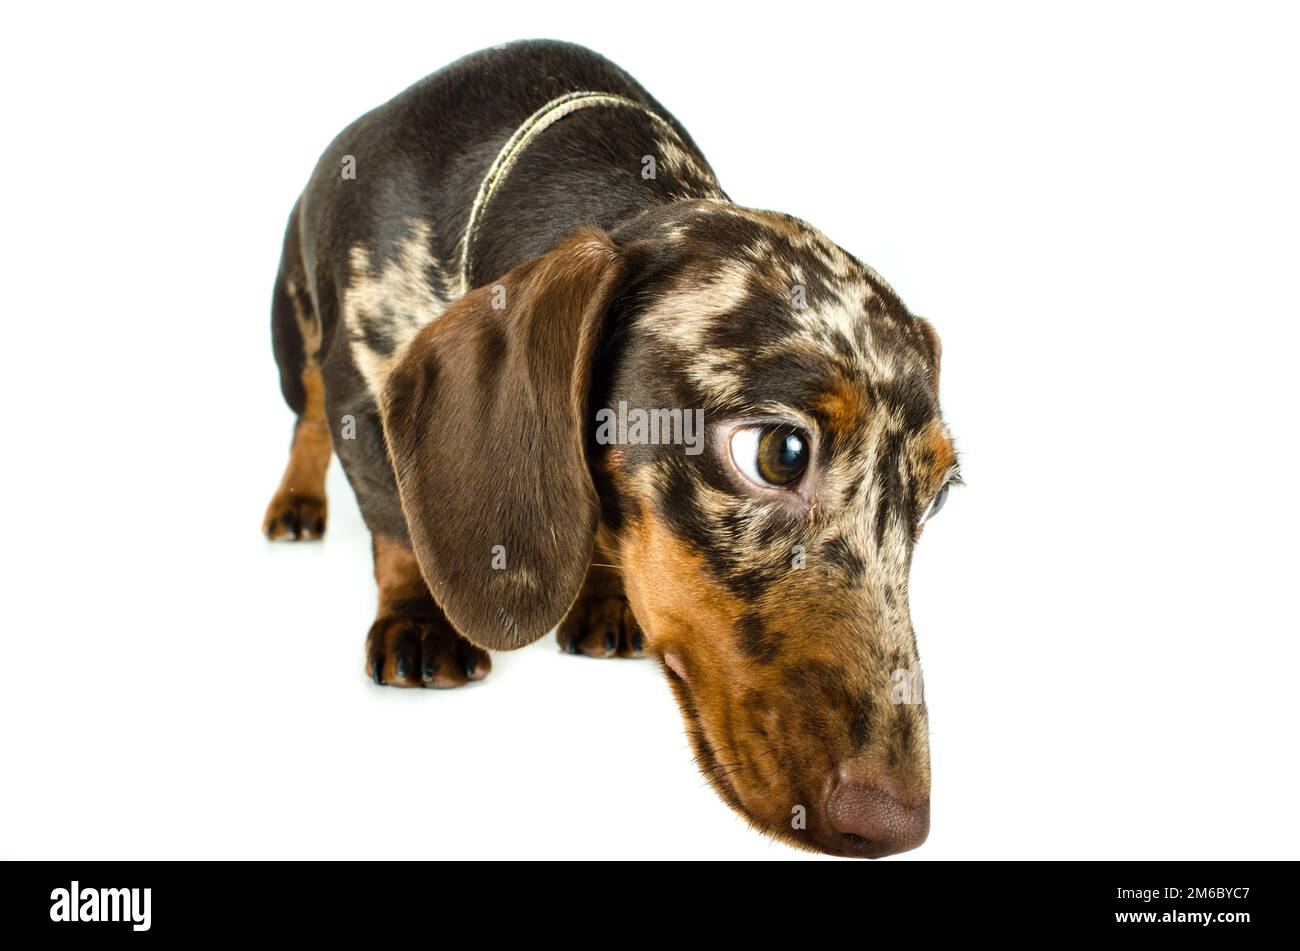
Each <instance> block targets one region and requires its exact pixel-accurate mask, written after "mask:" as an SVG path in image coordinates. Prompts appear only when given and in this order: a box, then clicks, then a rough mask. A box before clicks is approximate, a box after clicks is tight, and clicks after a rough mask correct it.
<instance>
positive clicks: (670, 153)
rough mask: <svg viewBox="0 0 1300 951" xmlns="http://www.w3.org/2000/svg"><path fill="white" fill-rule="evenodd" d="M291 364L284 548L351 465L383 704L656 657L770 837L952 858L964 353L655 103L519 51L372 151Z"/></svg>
mask: <svg viewBox="0 0 1300 951" xmlns="http://www.w3.org/2000/svg"><path fill="white" fill-rule="evenodd" d="M272 338H273V345H274V350H275V358H276V361H277V363H278V364H279V370H280V382H281V388H282V390H283V392H284V396H285V398H286V400H287V401H288V403H289V406H290V407H291V408H292V409H293V411H294V412H295V413H296V414H297V417H298V418H297V423H296V427H295V429H294V436H293V444H292V450H291V454H290V459H289V464H288V467H287V470H286V471H285V474H284V478H283V481H282V482H281V485H280V488H279V490H278V491H277V492H276V494H275V496H274V498H273V499H272V501H271V504H270V507H269V509H268V510H267V513H266V518H265V521H264V525H263V528H264V531H265V532H266V534H267V535H268V536H269V537H270V538H272V539H293V540H298V539H312V538H319V537H320V536H321V534H322V533H323V532H324V530H325V520H326V503H325V488H324V487H325V470H326V466H327V464H328V462H329V458H330V453H331V452H332V451H333V452H337V453H338V455H339V459H340V461H341V462H342V464H343V468H344V470H345V471H346V473H347V477H348V480H349V482H350V483H351V485H352V488H353V490H354V491H355V493H356V496H357V501H358V503H359V504H360V508H361V512H362V515H363V517H364V519H365V522H366V524H367V526H368V527H369V529H370V531H371V533H372V535H373V539H374V565H375V580H376V581H377V582H378V586H379V611H378V616H377V617H376V618H375V621H374V624H373V626H372V627H371V628H370V632H369V635H368V638H367V642H366V661H365V663H366V672H367V675H368V676H370V677H371V678H373V680H374V682H375V683H376V684H387V685H390V686H397V687H420V686H425V687H454V686H460V685H462V684H466V683H468V682H471V681H476V680H480V679H482V678H483V677H484V676H486V675H487V674H488V672H489V670H490V669H491V656H490V654H489V651H493V650H511V649H514V648H518V647H521V646H523V645H526V644H529V643H531V642H533V641H535V640H537V639H538V638H541V637H542V636H543V635H545V634H546V633H547V632H548V631H551V630H553V629H557V628H558V638H559V641H560V644H561V646H562V647H563V648H564V649H566V650H568V651H571V652H573V653H583V654H587V655H591V656H596V657H615V656H617V657H633V656H640V655H648V656H650V657H653V658H655V659H656V660H657V661H658V662H659V663H660V664H661V665H662V668H663V670H664V673H665V676H667V677H668V679H669V680H670V682H671V684H672V688H673V691H674V694H675V696H676V698H677V701H678V703H679V705H680V707H681V710H682V714H683V717H684V718H685V721H686V728H687V732H688V734H689V736H690V739H691V742H692V746H693V748H694V751H695V754H696V757H697V759H698V761H699V763H700V765H701V768H702V769H703V771H704V773H705V774H706V775H707V777H708V779H709V780H710V782H711V783H712V785H713V786H714V788H715V789H716V790H717V792H718V793H719V795H720V796H721V797H722V798H723V799H724V800H725V801H726V802H727V803H729V804H730V805H731V806H732V807H733V808H735V809H736V810H737V811H738V812H740V813H741V814H742V815H743V816H745V817H746V818H748V819H749V820H750V821H751V822H752V823H753V824H754V825H756V826H757V827H758V828H759V829H761V830H763V831H764V832H767V833H769V834H772V835H775V836H778V837H780V838H782V839H784V840H786V841H789V842H792V843H794V844H797V845H800V846H803V847H805V848H812V849H819V850H823V851H827V852H832V853H836V854H841V855H854V856H870V857H875V856H880V855H886V854H889V853H893V852H898V851H902V850H905V849H910V848H914V847H915V846H917V845H919V844H920V843H921V842H922V841H924V839H925V837H926V835H927V833H928V830H929V821H930V818H929V794H930V764H929V746H928V725H927V719H926V708H925V704H924V702H923V697H922V695H921V691H920V680H919V674H920V671H919V662H918V659H917V650H916V641H915V636H914V634H913V630H912V624H911V619H910V615H909V609H908V573H909V568H910V564H911V557H912V550H913V546H914V544H915V543H916V540H917V537H918V536H919V534H920V530H921V526H922V525H923V524H924V522H925V521H926V519H927V518H929V517H930V516H931V515H933V514H934V513H935V512H936V511H937V510H938V508H939V507H940V505H942V503H943V501H944V498H945V497H946V495H947V491H948V487H949V485H951V484H952V483H953V482H954V481H956V480H957V479H958V472H957V460H956V454H955V451H954V448H953V443H952V440H951V438H950V436H949V433H948V431H947V428H946V427H945V425H944V423H943V420H942V417H941V414H940V410H939V403H938V382H939V341H938V338H937V337H936V335H935V333H934V331H933V329H932V328H931V327H930V325H929V324H928V323H927V322H926V321H924V320H922V319H921V318H919V317H915V316H913V315H912V314H910V313H909V312H908V311H907V309H906V308H905V307H904V306H903V303H902V302H901V301H900V299H899V297H898V296H897V294H895V292H894V291H893V290H892V289H891V288H890V287H889V285H887V284H886V283H885V282H884V281H883V280H881V278H880V277H879V276H878V275H877V274H876V273H875V272H874V271H872V270H871V269H870V268H868V267H867V266H865V265H864V264H862V263H861V262H859V261H858V260H856V259H855V258H854V257H852V256H851V255H850V254H848V253H847V252H845V251H844V250H842V249H841V248H839V247H838V246H836V245H835V244H833V243H832V242H831V241H829V240H828V239H827V238H826V237H824V236H823V235H822V234H821V233H820V232H819V231H817V230H815V229H814V228H812V227H810V226H809V225H807V224H805V223H803V222H802V221H799V220H797V219H795V218H791V217H789V216H787V215H783V214H776V213H773V212H767V211H754V210H750V209H747V208H743V207H739V206H737V205H735V204H733V203H732V202H731V201H730V200H729V199H728V198H727V196H726V194H725V193H724V192H723V191H722V189H721V188H720V187H719V185H718V182H717V179H716V178H715V176H714V173H713V170H712V169H711V168H710V167H709V164H708V162H707V161H705V159H704V157H703V156H702V155H701V154H700V151H699V150H698V149H697V148H696V146H695V144H694V142H693V141H692V140H691V137H690V135H689V134H688V133H687V131H686V130H685V129H684V128H683V127H682V126H681V125H680V124H679V123H678V122H677V120H676V119H674V118H673V116H672V115H670V114H669V113H668V111H667V110H666V109H664V108H663V107H662V106H661V105H660V104H659V103H658V102H656V101H655V100H654V99H653V98H652V97H651V96H650V95H649V94H648V93H647V92H646V91H645V90H644V89H642V88H641V86H640V85H639V84H638V83H637V82H636V81H634V80H633V79H632V78H631V77H630V76H628V75H627V74H626V73H625V72H623V71H622V70H621V69H619V68H618V67H617V66H615V65H614V64H612V63H610V62H609V61H607V60H605V59H604V58H602V57H600V56H598V55H596V54H595V53H592V52H591V51H589V50H586V49H583V48H581V47H578V46H573V45H569V44H566V43H558V42H550V41H545V42H543V41H528V42H520V43H514V44H510V45H507V46H503V47H497V48H494V49H489V50H484V51H482V52H479V53H475V54H473V55H471V56H468V57H466V58H464V59H461V60H459V61H457V62H456V63H454V64H452V65H451V66H448V67H446V68H445V69H443V70H441V71H439V72H437V73H435V74H433V75H432V76H429V77H428V78H426V79H424V80H422V81H421V82H419V83H417V84H416V85H414V86H412V87H411V88H410V89H408V90H406V91H405V92H403V93H402V94H400V95H399V96H397V97H396V98H395V99H393V100H391V101H390V102H388V103H387V104H385V105H383V106H380V107H379V108H377V109H375V110H374V111H373V112H370V113H368V114H367V115H365V116H363V117H361V118H360V119H358V120H357V121H356V122H354V123H353V124H352V125H351V126H349V127H348V128H347V129H345V130H344V131H343V132H342V134H340V135H339V136H338V138H336V139H335V140H334V142H333V143H332V144H331V145H330V146H329V148H328V149H327V150H326V151H325V153H324V155H323V156H322V158H321V159H320V162H319V164H318V165H317V167H316V170H315V172H314V173H313V175H312V178H311V181H310V182H309V183H308V185H307V187H306V189H305V190H304V191H303V193H302V195H301V197H300V198H299V200H298V202H297V204H296V205H295V207H294V209H293V212H292V214H291V215H290V218H289V225H288V229H287V233H286V235H285V240H284V254H283V259H282V260H281V263H280V270H279V274H278V276H277V279H276V285H275V294H274V300H273V305H272ZM697 421H698V422H699V423H701V425H694V426H693V425H692V424H693V423H695V422H697Z"/></svg>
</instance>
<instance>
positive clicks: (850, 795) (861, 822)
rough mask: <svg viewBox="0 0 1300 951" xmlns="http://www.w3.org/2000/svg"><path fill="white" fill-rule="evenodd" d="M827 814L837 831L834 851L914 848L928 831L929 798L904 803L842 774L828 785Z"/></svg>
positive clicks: (869, 853)
mask: <svg viewBox="0 0 1300 951" xmlns="http://www.w3.org/2000/svg"><path fill="white" fill-rule="evenodd" d="M826 815H827V818H828V819H829V820H830V825H831V828H832V829H834V830H835V832H836V833H838V834H839V842H838V843H836V844H834V845H833V848H834V850H835V851H839V852H844V853H847V854H849V855H858V856H862V857H865V858H873V859H875V858H880V857H881V856H883V855H893V854H894V853H895V852H906V851H907V850H908V849H914V848H916V847H917V846H918V845H920V844H921V843H922V842H924V841H925V837H926V836H927V835H929V833H930V802H929V799H928V798H926V799H925V800H923V801H921V802H920V803H907V802H904V801H903V800H902V799H900V798H898V797H897V796H895V795H893V794H892V793H890V792H887V791H885V790H884V789H881V788H879V787H878V786H873V785H867V784H866V783H862V782H858V781H855V780H853V779H851V778H849V777H848V776H846V775H844V774H843V773H841V775H840V776H839V777H838V778H837V779H836V781H835V783H834V785H833V786H832V787H831V793H830V796H829V798H828V799H827V802H826Z"/></svg>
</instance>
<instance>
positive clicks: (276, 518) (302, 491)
mask: <svg viewBox="0 0 1300 951" xmlns="http://www.w3.org/2000/svg"><path fill="white" fill-rule="evenodd" d="M302 382H303V387H304V388H305V389H306V391H307V406H306V409H304V410H303V414H302V415H301V416H300V417H298V425H297V427H296V428H295V429H294V431H293V445H292V447H290V449H289V464H288V465H287V466H286V467H285V470H284V476H283V478H281V479H280V487H279V488H278V489H277V490H276V492H275V495H274V496H272V498H271V504H270V505H268V506H267V508H266V515H265V516H264V517H263V519H262V531H263V532H264V533H265V534H266V536H267V537H268V538H271V539H279V538H286V539H289V540H292V541H297V540H300V539H312V538H320V537H321V536H322V535H323V534H324V532H325V518H326V515H327V514H328V512H327V505H326V502H325V470H326V469H328V468H329V462H330V452H331V449H332V443H331V441H330V430H329V426H328V425H327V424H326V422H325V383H324V380H322V378H321V372H320V370H319V369H318V368H316V367H315V366H308V367H307V369H306V370H304V371H303V374H302Z"/></svg>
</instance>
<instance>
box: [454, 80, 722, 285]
mask: <svg viewBox="0 0 1300 951" xmlns="http://www.w3.org/2000/svg"><path fill="white" fill-rule="evenodd" d="M700 199H706V200H715V201H727V200H728V199H727V196H726V194H725V193H724V192H723V191H722V188H721V186H720V185H719V184H718V180H717V177H716V175H715V174H714V172H713V169H712V168H711V167H710V166H709V164H708V162H707V161H706V160H705V158H704V157H703V155H701V154H700V152H699V150H698V149H697V148H696V147H695V144H694V142H692V141H691V139H690V136H689V135H688V134H687V133H686V132H685V130H683V129H681V128H680V126H678V125H676V124H675V122H672V121H670V120H668V119H666V118H664V117H663V116H662V115H660V114H659V113H658V112H657V111H656V110H655V109H653V108H652V107H651V106H650V105H649V104H647V103H644V102H640V101H636V100H633V99H630V98H627V97H624V96H618V95H614V94H612V93H602V92H592V91H578V92H573V93H568V94H565V95H563V96H560V97H557V98H555V99H553V100H551V101H549V102H547V103H546V104H544V105H543V106H541V107H539V108H538V109H537V110H536V111H535V112H533V114H532V115H530V116H529V117H528V119H527V120H525V121H524V122H523V123H521V124H520V125H519V126H518V127H516V128H515V129H514V130H513V131H512V132H511V133H510V134H509V136H508V137H506V138H505V139H504V140H503V141H502V142H501V145H500V148H499V150H498V151H497V153H496V156H495V158H494V160H493V161H492V163H491V165H490V166H489V167H488V170H487V173H486V174H485V175H484V177H483V180H482V182H481V184H480V186H479V189H478V192H477V195H476V197H475V200H474V203H473V205H472V206H471V207H470V210H469V214H468V216H467V224H466V228H465V232H464V237H463V238H462V241H461V245H460V258H459V261H458V262H457V265H458V276H459V283H460V291H461V293H464V292H465V291H467V290H469V289H471V288H473V287H477V286H479V285H481V284H484V283H487V282H489V281H491V280H493V279H495V276H497V275H501V274H504V273H506V272H507V271H509V270H510V269H512V268H513V267H515V266H517V265H518V264H521V263H523V262H524V261H527V260H530V259H532V258H534V257H537V256H539V255H540V254H543V253H545V252H546V251H547V250H549V249H550V247H552V246H553V245H554V244H555V243H556V242H558V241H559V240H561V239H562V238H564V237H565V236H567V235H569V234H571V233H573V232H574V231H576V230H577V229H579V228H581V227H584V226H590V225H593V224H595V225H597V226H599V227H602V228H604V229H606V230H613V229H615V228H616V227H618V226H619V225H622V224H625V223H627V222H629V221H632V220H635V219H637V218H638V217H640V216H642V215H643V214H644V213H646V212H648V211H652V210H653V209H656V208H660V207H664V206H668V205H673V204H676V203H679V202H683V201H693V200H700Z"/></svg>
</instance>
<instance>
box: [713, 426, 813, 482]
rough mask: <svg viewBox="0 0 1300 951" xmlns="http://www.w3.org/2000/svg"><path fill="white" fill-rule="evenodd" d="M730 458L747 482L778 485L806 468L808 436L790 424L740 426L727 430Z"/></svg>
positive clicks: (789, 480) (795, 476)
mask: <svg viewBox="0 0 1300 951" xmlns="http://www.w3.org/2000/svg"><path fill="white" fill-rule="evenodd" d="M731 458H732V461H733V462H735V464H736V468H738V469H739V470H740V471H741V473H742V474H743V475H744V476H745V478H747V479H749V480H750V481H751V482H756V483H758V484H759V485H769V486H773V487H775V488H782V487H784V486H788V485H793V484H794V483H795V482H797V481H798V479H799V477H800V476H801V475H803V473H804V470H805V469H807V468H808V437H807V436H805V435H804V434H803V433H802V432H800V431H799V430H798V429H795V428H794V427H793V426H744V427H742V428H740V429H737V430H736V431H735V432H734V433H732V434H731Z"/></svg>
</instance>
